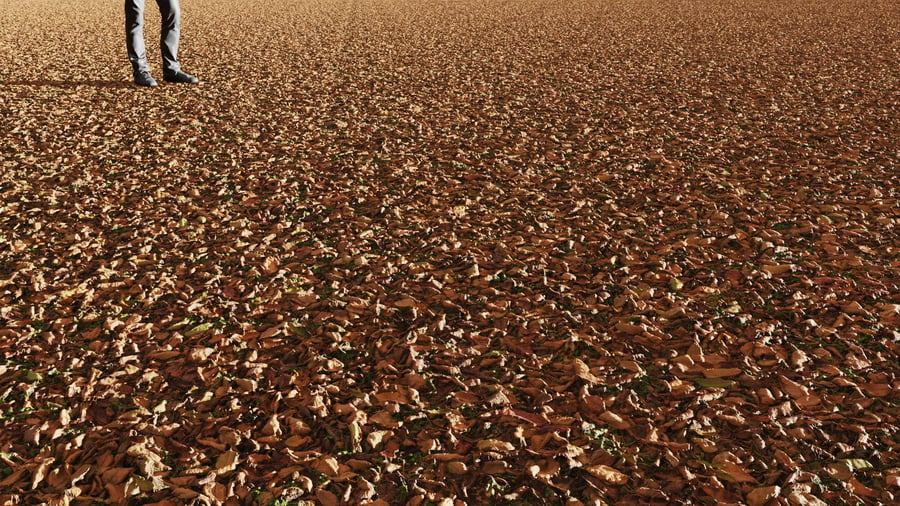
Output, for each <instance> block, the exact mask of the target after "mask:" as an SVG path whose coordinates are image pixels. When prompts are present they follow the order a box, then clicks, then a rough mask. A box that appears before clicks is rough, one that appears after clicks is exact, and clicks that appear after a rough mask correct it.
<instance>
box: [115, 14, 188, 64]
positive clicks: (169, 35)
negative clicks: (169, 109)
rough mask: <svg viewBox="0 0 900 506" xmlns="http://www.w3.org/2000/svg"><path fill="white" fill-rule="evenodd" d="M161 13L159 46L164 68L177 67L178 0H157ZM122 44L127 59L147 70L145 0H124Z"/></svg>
mask: <svg viewBox="0 0 900 506" xmlns="http://www.w3.org/2000/svg"><path fill="white" fill-rule="evenodd" d="M156 3H157V4H158V5H159V13H160V16H161V17H162V23H161V24H162V30H161V33H160V41H159V45H160V49H161V50H162V59H163V70H164V71H165V72H172V71H176V70H179V69H180V68H181V66H180V65H179V64H178V38H179V36H180V35H181V7H180V5H179V4H178V0H156ZM125 45H126V47H127V48H128V60H129V61H130V62H131V66H132V68H133V69H134V71H135V72H138V71H141V70H148V69H149V67H148V66H147V48H146V46H145V45H144V0H125Z"/></svg>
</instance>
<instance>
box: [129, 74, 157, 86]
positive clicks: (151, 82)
mask: <svg viewBox="0 0 900 506" xmlns="http://www.w3.org/2000/svg"><path fill="white" fill-rule="evenodd" d="M134 84H136V85H138V86H146V87H147V88H152V87H154V86H158V84H157V83H156V79H153V76H151V75H150V72H147V71H146V70H142V71H140V72H135V73H134Z"/></svg>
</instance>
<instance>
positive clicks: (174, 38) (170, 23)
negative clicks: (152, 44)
mask: <svg viewBox="0 0 900 506" xmlns="http://www.w3.org/2000/svg"><path fill="white" fill-rule="evenodd" d="M156 3H157V4H158V5H159V14H160V16H161V17H162V27H161V28H162V29H161V33H160V40H159V47H160V49H161V50H162V59H163V72H165V73H169V74H172V73H175V72H178V71H179V70H181V66H180V65H179V64H178V39H179V38H180V36H181V6H180V5H178V0H156Z"/></svg>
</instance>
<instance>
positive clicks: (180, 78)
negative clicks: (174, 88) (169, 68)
mask: <svg viewBox="0 0 900 506" xmlns="http://www.w3.org/2000/svg"><path fill="white" fill-rule="evenodd" d="M163 79H164V80H165V81H166V82H167V83H187V84H197V83H199V82H200V80H199V79H197V78H196V77H194V76H192V75H190V74H188V73H187V72H182V71H180V70H176V71H175V72H163Z"/></svg>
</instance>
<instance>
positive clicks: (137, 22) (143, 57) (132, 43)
mask: <svg viewBox="0 0 900 506" xmlns="http://www.w3.org/2000/svg"><path fill="white" fill-rule="evenodd" d="M125 46H126V47H127V48H128V61H130V62H131V67H132V69H133V70H134V73H135V75H137V74H138V73H139V72H149V71H150V67H149V66H148V65H147V48H146V47H145V46H144V0H125Z"/></svg>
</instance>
